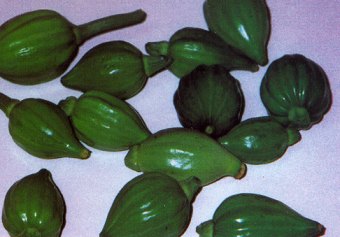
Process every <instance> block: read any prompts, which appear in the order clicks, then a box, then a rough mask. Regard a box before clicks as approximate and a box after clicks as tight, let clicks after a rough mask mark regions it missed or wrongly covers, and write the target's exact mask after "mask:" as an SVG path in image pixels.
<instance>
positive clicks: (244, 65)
mask: <svg viewBox="0 0 340 237" xmlns="http://www.w3.org/2000/svg"><path fill="white" fill-rule="evenodd" d="M146 51H147V52H148V53H149V54H150V55H155V56H160V55H161V56H167V57H170V58H172V59H173V63H172V64H171V65H170V67H169V70H170V71H171V72H172V73H173V74H175V75H176V76H177V77H179V78H181V77H183V76H185V75H187V74H188V73H190V72H191V71H192V70H194V69H195V68H196V67H197V66H199V65H201V64H204V65H213V64H221V65H223V66H224V67H225V68H226V69H228V70H240V69H242V70H249V71H257V70H258V66H257V65H256V64H255V63H254V62H253V61H252V60H250V59H248V58H247V57H244V56H242V55H241V54H239V53H237V52H236V51H235V50H234V49H233V48H232V47H230V46H229V45H227V44H226V43H225V42H224V41H223V40H222V39H221V38H220V37H219V36H217V35H216V34H214V33H213V32H210V31H206V30H203V29H199V28H190V27H187V28H183V29H181V30H178V31H177V32H175V34H173V35H172V36H171V38H170V40H169V41H160V42H150V43H147V44H146Z"/></svg>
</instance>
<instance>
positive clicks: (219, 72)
mask: <svg viewBox="0 0 340 237" xmlns="http://www.w3.org/2000/svg"><path fill="white" fill-rule="evenodd" d="M173 101H174V106H175V109H176V112H177V115H178V118H179V121H180V122H181V124H182V125H183V126H184V127H186V128H193V129H197V130H199V131H201V132H204V133H206V134H207V135H210V136H212V137H219V136H222V135H224V134H226V133H227V132H228V131H229V130H230V129H232V128H233V127H234V126H235V125H237V124H238V123H239V122H240V120H241V117H242V114H243V110H244V96H243V92H242V89H241V85H240V83H239V81H238V80H236V79H235V78H234V77H232V76H231V75H230V74H229V73H228V71H227V69H225V68H224V67H223V66H221V65H211V66H205V65H201V66H198V67H197V68H196V69H194V70H193V71H192V72H191V73H189V74H188V75H186V76H184V77H183V78H182V79H181V80H180V82H179V85H178V88H177V90H176V92H175V94H174V98H173Z"/></svg>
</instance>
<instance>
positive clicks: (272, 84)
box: [261, 54, 332, 129]
mask: <svg viewBox="0 0 340 237" xmlns="http://www.w3.org/2000/svg"><path fill="white" fill-rule="evenodd" d="M261 99H262V102H263V104H264V106H265V107H266V109H267V111H268V113H269V115H270V116H272V117H274V118H275V119H277V120H278V121H279V122H280V123H282V124H283V125H284V126H289V127H293V128H297V129H309V128H311V127H312V126H313V125H314V124H316V123H318V122H320V121H321V120H322V118H323V116H324V115H325V114H326V113H327V111H328V110H329V109H330V106H331V103H332V92H331V88H330V85H329V82H328V78H327V75H326V73H325V72H324V70H323V69H322V68H321V66H319V65H318V64H316V63H315V62H314V61H312V60H311V59H308V58H306V57H305V56H303V55H301V54H292V55H284V56H283V57H281V58H279V59H277V60H275V61H273V62H272V63H271V64H270V66H269V67H268V69H267V72H266V73H265V75H264V77H263V79H262V82H261Z"/></svg>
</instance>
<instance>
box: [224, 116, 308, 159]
mask: <svg viewBox="0 0 340 237" xmlns="http://www.w3.org/2000/svg"><path fill="white" fill-rule="evenodd" d="M300 139H301V135H300V133H299V132H298V131H297V130H295V129H291V128H288V129H287V128H284V127H283V126H282V125H281V124H280V123H278V122H277V121H276V120H274V119H272V118H271V117H259V118H251V119H247V120H245V121H243V122H241V123H240V124H239V125H237V126H236V127H234V128H233V129H232V130H231V131H230V132H228V133H227V134H226V135H224V136H222V137H220V138H219V139H218V141H219V142H220V143H221V144H222V145H223V146H224V147H225V148H226V149H227V150H228V151H230V152H231V153H233V154H234V155H235V156H236V157H237V158H239V159H240V160H241V161H242V162H244V163H248V164H266V163H270V162H273V161H275V160H277V159H278V158H280V157H281V156H282V155H283V154H284V153H285V151H286V150H287V148H288V146H291V145H293V144H295V143H297V142H298V141H299V140H300Z"/></svg>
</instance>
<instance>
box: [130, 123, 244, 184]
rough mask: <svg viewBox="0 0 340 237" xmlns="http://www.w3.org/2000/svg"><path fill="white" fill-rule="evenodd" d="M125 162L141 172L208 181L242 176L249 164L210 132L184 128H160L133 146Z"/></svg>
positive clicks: (179, 178) (207, 182)
mask: <svg viewBox="0 0 340 237" xmlns="http://www.w3.org/2000/svg"><path fill="white" fill-rule="evenodd" d="M125 165H126V166H127V167H129V168H130V169H133V170H135V171H139V172H140V171H142V172H152V171H155V172H161V173H164V174H167V175H169V176H171V177H174V178H176V179H177V180H184V179H187V178H189V177H192V176H194V177H197V178H199V179H200V180H201V182H202V185H208V184H210V183H212V182H214V181H217V180H218V179H220V178H222V177H225V176H233V177H235V178H242V177H243V176H244V175H245V172H246V167H245V165H244V164H242V163H241V161H240V160H238V159H237V158H236V157H235V156H234V155H233V154H231V153H230V152H228V151H227V150H226V149H224V148H223V147H222V146H221V145H220V144H219V143H218V142H216V141H215V140H213V139H212V138H210V137H209V136H207V135H204V134H202V133H200V132H196V131H193V130H190V129H185V128H172V129H165V130H161V131H159V132H157V133H155V134H153V135H152V136H150V137H149V138H147V139H146V140H145V141H143V142H142V143H141V144H139V145H135V146H132V147H131V148H130V150H129V152H128V154H127V155H126V157H125Z"/></svg>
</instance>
